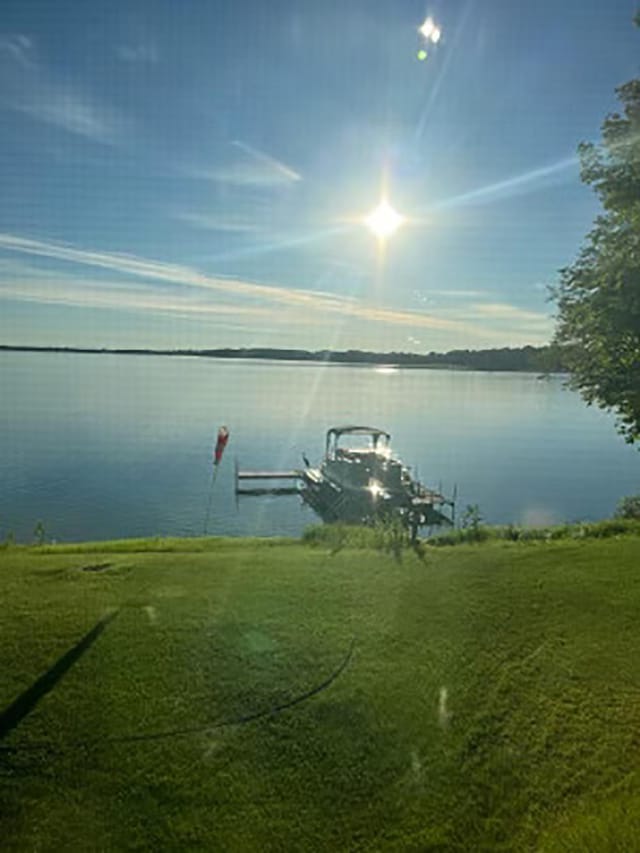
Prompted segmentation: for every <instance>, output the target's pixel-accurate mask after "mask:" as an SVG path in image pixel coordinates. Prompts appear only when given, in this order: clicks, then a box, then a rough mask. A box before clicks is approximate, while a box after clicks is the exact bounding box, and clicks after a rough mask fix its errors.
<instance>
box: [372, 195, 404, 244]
mask: <svg viewBox="0 0 640 853" xmlns="http://www.w3.org/2000/svg"><path fill="white" fill-rule="evenodd" d="M405 221H406V220H405V217H404V216H401V215H400V214H399V213H398V212H397V211H396V210H394V209H393V208H392V207H391V205H390V204H389V202H388V201H387V200H386V198H383V199H382V201H381V202H380V203H379V204H378V205H377V207H374V209H373V210H372V211H371V213H369V214H368V216H366V217H365V219H364V224H365V225H366V226H367V228H368V229H369V230H370V231H371V232H372V234H374V235H375V236H376V237H377V238H378V240H386V239H387V238H388V237H391V235H392V234H395V232H396V231H397V230H398V228H400V226H401V225H402V224H403V223H404V222H405Z"/></svg>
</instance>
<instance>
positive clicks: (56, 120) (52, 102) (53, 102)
mask: <svg viewBox="0 0 640 853" xmlns="http://www.w3.org/2000/svg"><path fill="white" fill-rule="evenodd" d="M0 107H4V108H5V109H11V110H14V111H15V112H20V113H23V114H25V115H28V116H30V117H31V118H34V119H36V120H37V121H40V122H44V123H46V124H50V125H54V126H56V127H59V128H61V129H63V130H65V131H67V132H69V133H73V134H76V135H79V136H83V137H85V138H87V139H91V140H92V141H94V142H101V143H105V144H114V143H116V142H117V141H119V139H120V138H121V137H122V134H123V132H124V131H125V130H126V127H127V125H128V123H127V122H126V121H125V120H124V118H123V117H122V116H121V115H120V114H119V113H118V112H117V111H116V110H114V109H111V108H109V107H107V106H105V105H103V104H99V103H98V102H97V101H96V99H95V98H93V97H91V96H90V95H89V93H88V92H87V91H85V90H83V89H82V88H80V87H79V86H78V85H77V84H76V83H75V82H70V81H68V80H65V79H62V78H61V77H59V76H57V75H56V74H54V73H53V72H52V71H51V70H50V69H49V68H48V67H46V66H45V65H44V63H42V62H41V61H40V59H39V57H38V52H37V49H36V45H35V43H34V40H33V39H32V38H31V37H30V36H27V35H25V34H22V33H21V34H13V35H5V36H2V37H0Z"/></svg>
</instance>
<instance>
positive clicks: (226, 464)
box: [0, 353, 640, 541]
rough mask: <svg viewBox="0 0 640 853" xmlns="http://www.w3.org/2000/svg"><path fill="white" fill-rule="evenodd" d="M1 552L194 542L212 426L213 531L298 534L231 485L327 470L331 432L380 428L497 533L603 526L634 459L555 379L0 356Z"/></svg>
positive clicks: (633, 484) (297, 504) (423, 474)
mask: <svg viewBox="0 0 640 853" xmlns="http://www.w3.org/2000/svg"><path fill="white" fill-rule="evenodd" d="M0 406H1V409H0V537H3V536H4V535H6V533H7V531H9V530H13V531H14V532H15V534H16V536H17V538H18V539H19V540H21V541H29V540H30V539H31V538H32V534H33V530H34V527H35V525H36V523H37V522H38V521H42V523H43V524H44V526H45V530H46V534H47V538H54V539H56V540H58V541H69V540H83V539H103V538H111V537H128V536H151V535H186V536H193V535H199V534H201V533H202V532H203V525H204V517H205V512H206V504H207V496H208V492H209V483H210V476H211V462H210V460H211V452H212V446H213V443H214V441H215V433H216V430H217V428H218V426H219V425H220V424H222V423H225V424H227V425H228V426H229V428H230V430H231V438H230V441H229V445H228V447H227V451H226V454H225V457H224V460H223V464H222V466H221V469H220V472H219V476H218V479H217V482H216V484H215V489H214V492H213V504H212V512H211V521H210V524H209V531H210V532H211V533H217V534H229V535H248V534H253V535H260V536H265V535H266V536H269V535H298V534H300V533H301V531H302V530H303V529H304V528H305V526H307V525H308V524H310V523H313V522H314V521H315V520H316V519H315V517H314V515H313V514H312V512H311V511H310V510H309V509H308V508H306V507H304V506H302V505H301V501H300V499H299V498H298V497H297V496H293V497H286V498H266V499H265V498H244V499H241V500H240V502H239V503H236V499H235V497H234V488H233V486H234V484H233V469H234V461H235V460H236V459H237V460H238V462H239V464H240V467H241V468H264V469H270V468H278V469H279V468H293V467H298V466H300V464H301V453H302V452H305V453H306V454H307V455H308V456H309V457H310V459H311V460H312V461H316V460H318V459H319V458H320V456H321V454H322V450H323V444H324V434H325V431H326V430H327V429H328V427H330V426H332V425H335V424H342V423H363V424H367V425H371V426H379V427H383V428H385V429H387V430H388V431H390V432H391V434H392V440H393V446H394V449H395V451H396V452H397V453H398V455H399V456H400V457H401V458H402V459H403V460H404V462H405V463H407V464H408V465H410V466H411V467H412V468H413V470H414V472H415V473H417V474H418V475H419V476H420V478H421V479H422V480H423V481H425V482H426V483H428V484H429V485H433V486H438V485H439V484H440V483H441V484H442V487H443V488H444V489H445V491H451V489H452V488H453V486H454V484H455V483H457V484H458V506H459V508H461V509H464V506H465V505H467V504H476V503H477V504H479V506H480V508H481V511H482V513H483V516H484V517H485V518H486V519H487V520H488V521H490V522H495V523H502V522H510V521H513V522H518V523H525V524H543V523H552V522H560V521H564V520H567V521H573V520H577V519H597V518H603V517H605V516H608V515H610V514H611V513H612V512H613V510H614V508H615V505H616V503H617V501H618V499H619V498H620V497H621V496H623V495H626V494H634V493H637V492H638V491H640V487H639V481H640V455H639V454H638V452H637V450H634V449H633V448H630V447H628V446H626V445H625V444H624V442H623V441H622V439H620V438H619V437H618V436H617V434H616V433H615V431H614V429H613V421H612V418H611V417H610V416H608V415H606V414H604V413H602V412H600V411H597V410H594V409H589V408H587V407H586V406H585V405H584V404H583V402H582V401H581V399H580V398H579V397H578V396H577V395H575V394H573V393H571V392H568V391H566V390H565V389H564V388H563V385H562V380H561V379H560V378H552V379H549V380H540V379H537V378H536V377H535V376H533V375H531V374H504V373H503V374H487V373H473V372H452V371H441V370H407V369H397V370H396V369H389V368H374V367H343V366H337V365H334V366H329V367H322V366H319V365H307V364H287V363H283V362H255V361H216V360H213V359H211V360H209V359H197V358H186V357H185V358H179V357H176V358H173V357H171V358H169V357H152V356H149V357H146V356H145V357H141V356H120V355H70V354H50V353H3V354H0Z"/></svg>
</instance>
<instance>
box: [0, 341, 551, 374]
mask: <svg viewBox="0 0 640 853" xmlns="http://www.w3.org/2000/svg"><path fill="white" fill-rule="evenodd" d="M0 350H11V351H19V352H67V353H110V354H114V355H174V356H175V355H186V356H194V357H203V358H255V359H272V360H278V361H313V362H325V363H326V362H330V363H332V364H393V365H401V366H403V367H443V368H450V369H457V370H511V371H524V372H532V373H562V372H564V371H565V369H566V366H565V359H563V352H562V350H560V349H559V348H558V347H554V346H544V347H532V346H526V347H503V348H501V349H482V350H468V349H461V350H450V351H449V352H445V353H438V352H430V353H426V354H424V355H422V354H419V353H411V352H385V353H380V352H366V351H363V350H343V351H340V352H337V351H334V350H316V351H314V352H310V351H309V350H298V349H273V348H270V347H251V348H245V349H206V350H194V349H174V350H155V349H111V348H103V349H92V348H89V347H37V346H10V345H0Z"/></svg>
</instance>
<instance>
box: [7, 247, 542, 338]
mask: <svg viewBox="0 0 640 853" xmlns="http://www.w3.org/2000/svg"><path fill="white" fill-rule="evenodd" d="M0 250H4V251H11V252H16V253H19V254H22V255H27V256H31V257H44V258H49V259H54V260H57V261H64V262H67V263H71V264H75V265H80V266H85V267H96V268H101V269H108V270H111V271H114V272H117V273H118V274H120V275H122V276H127V277H133V278H138V279H143V280H144V281H145V282H147V283H148V282H162V283H166V284H173V285H177V286H179V287H182V288H187V290H186V291H184V293H183V294H181V295H179V296H176V293H175V292H174V291H173V290H172V291H171V292H164V293H163V294H162V295H161V296H160V295H159V294H158V292H151V293H150V292H148V291H147V290H140V288H139V286H138V288H137V289H136V287H135V286H132V285H131V283H129V284H127V285H126V286H124V285H123V283H122V282H120V284H119V286H118V289H117V291H115V290H113V288H111V290H107V289H105V290H104V291H103V290H102V289H101V286H100V285H96V287H95V288H94V287H92V288H90V293H91V299H92V300H93V302H92V304H95V306H96V307H99V305H103V307H107V303H108V306H109V307H117V306H118V304H121V305H124V304H127V303H128V304H129V305H132V304H133V303H132V300H133V301H134V302H135V306H136V307H139V308H149V309H151V308H154V309H158V310H180V311H182V312H185V311H186V312H189V311H192V312H193V313H198V312H200V313H202V312H208V313H210V314H211V315H215V314H216V313H218V314H219V313H221V312H227V311H229V312H234V311H236V312H240V313H242V312H243V311H244V310H245V309H249V313H251V314H253V313H254V312H255V311H258V312H264V313H263V314H262V316H263V317H264V318H265V319H266V318H270V319H271V320H272V321H273V322H274V323H275V324H283V323H286V322H288V321H292V320H294V319H295V321H296V322H299V323H301V324H303V325H304V324H311V325H317V324H319V323H325V324H326V323H327V322H331V318H332V317H333V318H334V322H335V318H336V316H339V317H340V318H348V319H352V320H355V321H360V322H361V323H362V322H366V323H377V324H383V325H386V326H393V327H405V328H407V329H409V328H410V329H413V330H418V329H427V330H432V331H442V332H450V333H452V334H455V335H456V337H457V338H466V339H467V340H469V341H476V340H478V339H479V338H483V339H484V340H487V341H490V340H495V341H502V342H504V336H505V330H504V326H503V324H504V322H505V321H510V322H512V323H516V324H518V323H526V325H527V328H529V327H531V326H532V325H533V326H535V328H536V329H538V334H539V335H542V334H543V333H544V328H543V327H542V325H541V321H542V319H543V315H539V314H537V313H535V312H531V311H526V310H524V309H520V308H517V307H515V306H509V305H506V304H502V303H493V304H475V305H473V306H472V308H471V311H470V310H469V307H466V308H464V309H463V308H462V307H461V308H460V310H459V311H457V312H453V311H452V309H449V311H448V312H445V311H440V312H439V315H436V314H433V313H426V312H422V311H410V310H403V309H398V308H393V307H388V306H384V305H372V304H370V303H368V302H365V301H361V300H358V299H355V298H353V297H352V296H344V295H341V294H335V293H326V292H317V291H310V290H301V289H293V288H285V287H279V286H276V285H266V284H258V283H255V282H249V281H243V280H240V279H235V278H224V277H222V276H211V275H205V274H203V273H201V272H198V271H197V270H194V269H191V268H190V267H186V266H181V265H177V264H166V263H163V262H161V261H155V260H150V259H147V258H140V257H136V256H132V255H123V254H115V253H111V252H94V251H88V250H84V249H76V248H74V247H72V246H68V245H64V244H60V243H53V242H48V241H42V240H33V239H30V238H25V237H20V236H17V235H12V234H0ZM198 290H199V291H200V292H202V290H205V291H207V292H209V293H210V294H213V293H215V294H220V295H223V294H224V295H226V296H227V297H229V298H232V299H233V300H234V303H233V305H231V306H227V307H225V305H221V304H220V303H219V302H217V301H216V302H211V301H210V300H207V299H206V298H203V297H197V296H196V295H195V294H196V292H197V291H198ZM62 292H63V293H65V294H66V296H65V297H64V298H66V299H74V300H75V299H78V300H80V304H87V302H86V298H87V292H86V291H84V290H82V289H80V290H77V289H74V290H73V291H70V290H69V288H68V287H67V289H66V290H63V291H62ZM9 293H11V295H12V298H20V293H22V294H23V295H24V298H26V297H27V296H28V298H29V299H32V300H34V301H35V300H37V299H38V298H41V299H44V298H45V297H46V299H47V300H48V301H51V300H52V299H55V298H56V296H55V290H54V289H52V288H51V287H49V286H47V287H45V288H43V287H42V284H41V283H40V284H36V283H32V286H31V289H30V290H29V289H24V283H23V282H22V283H20V286H17V285H10V284H8V283H5V285H4V288H3V295H5V296H8V294H9ZM105 294H106V295H105ZM238 299H240V300H242V299H246V300H249V301H250V304H249V305H247V304H246V303H245V304H244V305H243V304H242V303H240V304H238V303H237V302H236V301H235V300H238ZM105 300H106V301H105ZM256 303H258V304H256ZM260 303H262V304H260ZM290 312H293V313H290ZM478 317H484V319H485V320H486V321H488V322H486V323H485V324H480V323H478ZM496 320H497V321H498V324H497V326H494V323H495V321H496Z"/></svg>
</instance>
